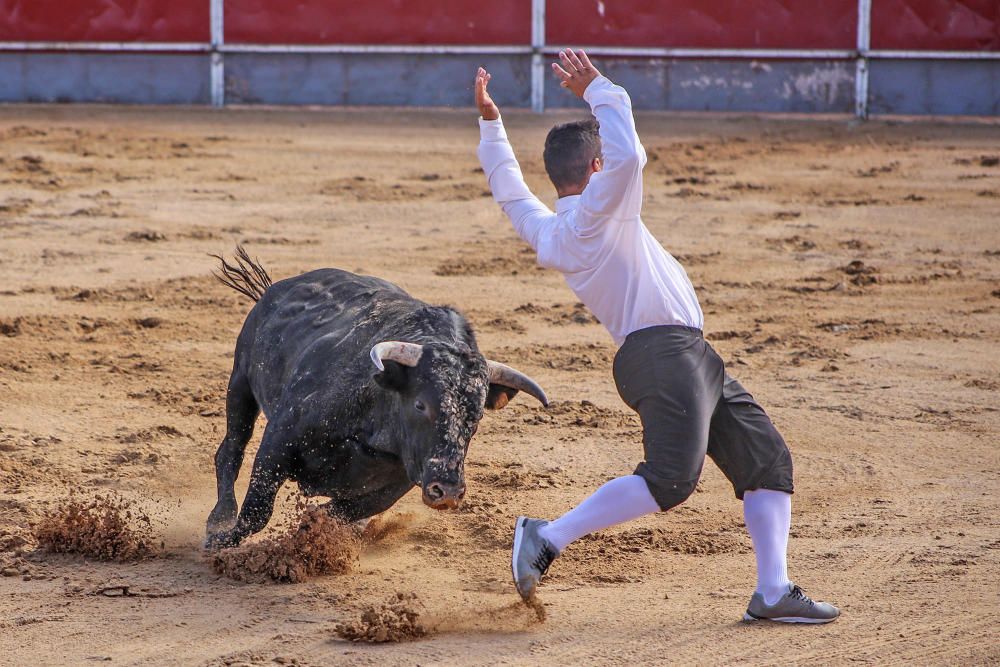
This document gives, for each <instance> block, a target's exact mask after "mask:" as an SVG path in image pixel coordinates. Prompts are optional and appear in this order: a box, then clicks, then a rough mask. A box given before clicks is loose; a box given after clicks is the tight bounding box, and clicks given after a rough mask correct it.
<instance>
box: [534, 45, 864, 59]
mask: <svg viewBox="0 0 1000 667" xmlns="http://www.w3.org/2000/svg"><path fill="white" fill-rule="evenodd" d="M564 48H569V47H564V46H546V47H545V49H544V52H545V53H558V52H559V51H561V50H562V49H564ZM579 48H581V49H583V50H584V51H586V52H587V53H588V54H590V55H593V56H598V57H601V56H604V57H616V56H618V57H623V58H776V59H780V58H788V59H796V60H797V59H811V60H824V59H846V58H853V57H855V56H856V55H857V52H856V51H853V50H851V49H667V48H663V49H661V48H650V47H626V46H581V47H579Z"/></svg>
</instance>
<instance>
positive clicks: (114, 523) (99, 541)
mask: <svg viewBox="0 0 1000 667" xmlns="http://www.w3.org/2000/svg"><path fill="white" fill-rule="evenodd" d="M35 539H36V540H37V541H38V545H39V546H40V547H41V548H42V549H45V550H47V551H53V552H56V553H74V554H81V555H83V556H88V557H90V558H96V559H98V560H115V561H133V560H140V559H142V558H146V557H149V556H151V555H153V554H154V553H155V552H156V550H157V549H156V546H155V542H154V539H153V532H152V524H151V521H150V518H149V516H148V515H147V514H146V513H145V512H143V511H142V510H140V509H139V508H138V507H136V505H135V504H134V503H133V502H132V501H129V500H126V499H124V498H121V497H119V496H117V495H114V494H108V495H99V496H97V497H95V498H94V499H92V500H89V501H86V500H75V499H72V498H71V499H70V500H69V501H68V502H66V503H65V504H64V505H62V506H61V507H60V508H59V509H57V510H55V511H54V512H52V513H50V514H48V515H47V516H46V517H45V518H44V519H42V521H41V522H40V523H39V524H38V525H37V526H36V527H35Z"/></svg>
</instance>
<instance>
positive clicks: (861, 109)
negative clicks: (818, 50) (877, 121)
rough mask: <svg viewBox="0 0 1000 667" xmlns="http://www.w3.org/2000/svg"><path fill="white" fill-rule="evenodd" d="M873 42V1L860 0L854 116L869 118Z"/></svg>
mask: <svg viewBox="0 0 1000 667" xmlns="http://www.w3.org/2000/svg"><path fill="white" fill-rule="evenodd" d="M871 41H872V0H858V56H857V61H856V63H855V70H854V115H855V116H857V117H858V118H860V119H862V120H864V119H866V118H868V56H869V52H870V51H871Z"/></svg>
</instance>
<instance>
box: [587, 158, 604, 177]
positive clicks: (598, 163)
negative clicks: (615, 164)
mask: <svg viewBox="0 0 1000 667" xmlns="http://www.w3.org/2000/svg"><path fill="white" fill-rule="evenodd" d="M590 168H591V169H593V170H594V173H595V174H596V173H597V172H599V171H600V170H602V169H604V161H603V160H601V158H599V157H595V158H594V159H593V160H591V161H590Z"/></svg>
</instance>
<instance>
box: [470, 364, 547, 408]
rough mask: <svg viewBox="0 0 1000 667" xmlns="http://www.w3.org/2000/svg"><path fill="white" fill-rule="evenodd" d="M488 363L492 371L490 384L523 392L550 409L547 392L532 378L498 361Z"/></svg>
mask: <svg viewBox="0 0 1000 667" xmlns="http://www.w3.org/2000/svg"><path fill="white" fill-rule="evenodd" d="M486 363H487V365H488V366H489V370H490V384H499V385H501V386H504V387H510V388H511V389H517V390H518V391H523V392H524V393H526V394H528V395H529V396H533V397H535V398H536V399H538V402H539V403H541V404H542V405H544V406H545V407H549V399H548V398H547V397H546V396H545V392H544V391H542V388H541V387H539V386H538V383H537V382H535V381H534V380H532V379H531V378H530V377H528V376H527V375H525V374H524V373H522V372H521V371H518V370H514V369H513V368H511V367H510V366H507V365H506V364H501V363H500V362H498V361H491V360H490V359H487V360H486Z"/></svg>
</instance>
